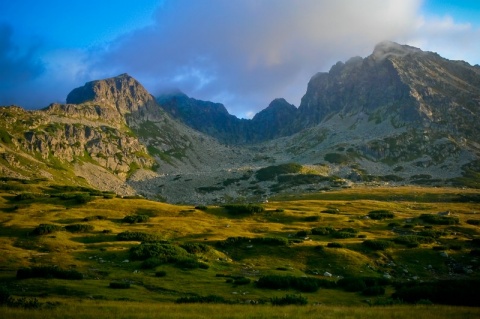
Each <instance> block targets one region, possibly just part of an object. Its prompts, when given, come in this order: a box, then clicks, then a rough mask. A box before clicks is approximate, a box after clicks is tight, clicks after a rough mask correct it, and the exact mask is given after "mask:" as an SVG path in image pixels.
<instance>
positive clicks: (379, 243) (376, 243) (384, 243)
mask: <svg viewBox="0 0 480 319" xmlns="http://www.w3.org/2000/svg"><path fill="white" fill-rule="evenodd" d="M362 244H363V245H365V246H367V247H368V248H370V249H373V250H385V249H387V248H390V247H392V246H393V243H392V242H391V241H388V240H370V239H367V240H365V241H363V243H362Z"/></svg>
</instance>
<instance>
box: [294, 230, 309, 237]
mask: <svg viewBox="0 0 480 319" xmlns="http://www.w3.org/2000/svg"><path fill="white" fill-rule="evenodd" d="M308 235H310V231H309V230H299V231H298V232H297V233H296V234H295V236H297V237H307V236H308Z"/></svg>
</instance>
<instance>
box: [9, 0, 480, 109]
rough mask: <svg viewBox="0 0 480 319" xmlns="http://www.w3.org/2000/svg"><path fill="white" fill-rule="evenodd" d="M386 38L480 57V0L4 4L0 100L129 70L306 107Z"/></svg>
mask: <svg viewBox="0 0 480 319" xmlns="http://www.w3.org/2000/svg"><path fill="white" fill-rule="evenodd" d="M382 40H391V41H396V42H399V43H402V44H409V45H413V46H416V47H420V48H421V49H423V50H428V51H435V52H437V53H439V54H440V55H442V56H444V57H446V58H449V59H458V60H465V61H467V62H469V63H470V64H480V1H441V0H424V1H422V0H362V1H358V0H336V1H330V0H297V1H291V0H202V1H199V0H163V1H159V0H139V1H127V0H96V1H92V0H82V1H74V0H72V1H64V0H42V1H38V0H15V1H10V0H5V1H1V2H0V105H11V104H16V105H20V106H23V107H26V108H41V107H45V106H47V105H48V104H50V103H51V102H60V103H64V101H65V98H66V96H67V94H68V93H69V92H70V91H71V90H72V89H73V88H75V87H78V86H81V85H83V84H84V83H85V82H87V81H91V80H95V79H101V78H106V77H112V76H116V75H118V74H121V73H125V72H126V73H129V74H130V75H132V76H134V77H135V78H136V79H137V80H139V81H140V82H141V83H142V84H143V85H144V86H145V87H146V88H147V89H148V90H149V91H150V92H151V93H152V94H153V95H158V94H160V93H162V92H165V91H168V90H172V89H180V90H182V91H183V92H185V93H186V94H188V95H190V96H192V97H195V98H198V99H204V100H210V101H214V102H220V103H224V104H225V106H226V107H227V109H228V110H229V111H230V112H231V113H233V114H235V115H237V116H239V117H251V116H252V115H253V114H255V113H256V112H258V111H259V110H261V109H263V108H265V107H267V106H268V104H269V102H270V101H271V100H273V99H274V98H278V97H284V98H286V99H287V100H288V101H289V102H290V103H293V104H294V105H297V106H298V105H299V102H300V99H301V97H302V96H303V94H304V93H305V90H306V87H307V83H308V80H309V79H310V78H311V76H313V75H314V74H315V73H317V72H319V71H328V70H329V69H330V67H331V65H333V64H334V63H335V62H337V61H344V60H347V59H348V58H350V57H352V56H362V57H365V56H368V55H369V54H370V53H371V52H372V50H373V47H374V46H375V44H376V43H378V42H380V41H382Z"/></svg>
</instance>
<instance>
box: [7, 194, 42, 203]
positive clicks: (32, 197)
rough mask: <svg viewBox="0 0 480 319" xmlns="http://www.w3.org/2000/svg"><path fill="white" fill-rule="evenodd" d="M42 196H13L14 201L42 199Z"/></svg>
mask: <svg viewBox="0 0 480 319" xmlns="http://www.w3.org/2000/svg"><path fill="white" fill-rule="evenodd" d="M44 197H45V195H44V194H35V193H21V194H18V195H17V196H15V198H14V199H15V200H16V201H19V200H31V199H38V198H44Z"/></svg>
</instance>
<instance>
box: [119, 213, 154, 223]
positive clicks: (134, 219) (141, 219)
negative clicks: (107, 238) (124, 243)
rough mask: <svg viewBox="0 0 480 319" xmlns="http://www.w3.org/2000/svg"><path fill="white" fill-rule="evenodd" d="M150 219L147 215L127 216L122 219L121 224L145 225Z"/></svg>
mask: <svg viewBox="0 0 480 319" xmlns="http://www.w3.org/2000/svg"><path fill="white" fill-rule="evenodd" d="M149 219H150V217H149V216H148V215H128V216H125V217H124V218H123V219H122V222H124V223H129V224H136V223H145V222H147V221H148V220H149Z"/></svg>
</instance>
